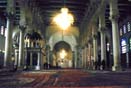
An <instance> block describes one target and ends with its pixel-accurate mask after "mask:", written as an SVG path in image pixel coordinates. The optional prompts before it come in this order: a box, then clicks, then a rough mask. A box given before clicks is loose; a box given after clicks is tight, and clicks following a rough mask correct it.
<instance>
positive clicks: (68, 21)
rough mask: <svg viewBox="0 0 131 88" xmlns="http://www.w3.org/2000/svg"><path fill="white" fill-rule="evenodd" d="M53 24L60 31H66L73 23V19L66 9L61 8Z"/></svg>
mask: <svg viewBox="0 0 131 88" xmlns="http://www.w3.org/2000/svg"><path fill="white" fill-rule="evenodd" d="M53 22H55V24H57V25H58V26H59V27H60V28H62V30H66V29H67V28H68V27H70V26H71V25H72V24H73V22H74V17H73V15H72V14H70V13H69V10H68V8H66V7H63V8H61V13H59V14H57V15H56V16H55V17H54V19H53Z"/></svg>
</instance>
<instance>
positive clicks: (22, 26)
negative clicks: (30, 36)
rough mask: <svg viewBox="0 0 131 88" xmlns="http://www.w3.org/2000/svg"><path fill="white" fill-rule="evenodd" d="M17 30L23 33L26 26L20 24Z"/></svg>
mask: <svg viewBox="0 0 131 88" xmlns="http://www.w3.org/2000/svg"><path fill="white" fill-rule="evenodd" d="M19 29H20V30H21V31H23V32H24V31H25V29H26V25H21V24H20V25H19Z"/></svg>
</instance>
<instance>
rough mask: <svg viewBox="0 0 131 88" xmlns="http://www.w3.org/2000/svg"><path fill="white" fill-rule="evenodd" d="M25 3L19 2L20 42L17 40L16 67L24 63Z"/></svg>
mask: <svg viewBox="0 0 131 88" xmlns="http://www.w3.org/2000/svg"><path fill="white" fill-rule="evenodd" d="M25 4H26V2H25V1H24V0H21V2H20V9H21V10H20V11H21V12H20V23H19V29H20V42H19V60H18V67H21V66H22V65H24V63H25V58H24V32H25V29H26V16H25V15H26V14H25Z"/></svg>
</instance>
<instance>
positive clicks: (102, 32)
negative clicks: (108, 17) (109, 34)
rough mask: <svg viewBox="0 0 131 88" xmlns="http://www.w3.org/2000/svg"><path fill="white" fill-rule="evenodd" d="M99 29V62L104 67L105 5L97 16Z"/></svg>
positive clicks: (105, 60)
mask: <svg viewBox="0 0 131 88" xmlns="http://www.w3.org/2000/svg"><path fill="white" fill-rule="evenodd" d="M99 31H100V37H101V64H102V68H103V69H105V68H106V65H107V64H106V62H107V59H106V36H105V32H106V29H105V7H103V9H102V10H101V13H100V16H99Z"/></svg>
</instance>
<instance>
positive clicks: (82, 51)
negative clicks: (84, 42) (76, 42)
mask: <svg viewBox="0 0 131 88" xmlns="http://www.w3.org/2000/svg"><path fill="white" fill-rule="evenodd" d="M81 53H82V58H81V59H82V63H81V66H82V68H84V48H83V47H82V49H81Z"/></svg>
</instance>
